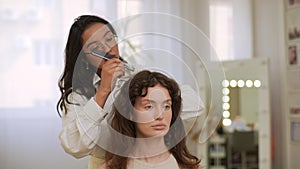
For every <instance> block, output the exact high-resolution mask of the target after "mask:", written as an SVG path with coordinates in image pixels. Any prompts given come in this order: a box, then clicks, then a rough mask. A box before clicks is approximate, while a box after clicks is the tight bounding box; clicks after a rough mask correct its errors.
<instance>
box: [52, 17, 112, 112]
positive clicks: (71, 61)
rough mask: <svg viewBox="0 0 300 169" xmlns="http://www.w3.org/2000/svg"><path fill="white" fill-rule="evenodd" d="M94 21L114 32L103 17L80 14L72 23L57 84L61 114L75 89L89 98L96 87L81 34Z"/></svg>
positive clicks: (93, 69) (93, 73) (94, 71)
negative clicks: (62, 67)
mask: <svg viewBox="0 0 300 169" xmlns="http://www.w3.org/2000/svg"><path fill="white" fill-rule="evenodd" d="M95 23H102V24H105V25H106V26H107V27H108V28H109V29H110V31H111V32H112V33H113V34H116V32H115V30H114V28H113V27H112V25H111V24H110V23H109V22H108V21H106V20H105V19H103V18H100V17H98V16H94V15H82V16H79V17H78V18H76V19H75V20H74V23H73V24H72V26H71V28H70V31H69V36H68V40H67V44H66V47H65V65H64V70H63V73H62V75H61V77H60V79H59V82H58V86H59V89H60V93H61V96H60V98H59V101H58V103H57V106H56V108H57V112H58V114H59V115H60V116H61V113H60V112H61V111H62V110H63V112H64V113H67V109H66V103H68V104H76V103H71V102H70V101H69V100H68V96H69V95H70V93H72V92H73V91H76V92H78V93H80V94H82V95H83V96H85V97H87V98H91V97H92V96H93V95H94V94H95V92H96V89H95V87H94V86H93V78H94V75H95V73H96V69H95V68H93V67H92V66H90V67H89V69H87V63H88V62H87V60H86V57H85V54H84V52H83V51H82V47H83V45H84V44H83V38H82V34H83V33H84V31H85V30H86V29H87V28H89V27H90V26H91V25H93V24H95Z"/></svg>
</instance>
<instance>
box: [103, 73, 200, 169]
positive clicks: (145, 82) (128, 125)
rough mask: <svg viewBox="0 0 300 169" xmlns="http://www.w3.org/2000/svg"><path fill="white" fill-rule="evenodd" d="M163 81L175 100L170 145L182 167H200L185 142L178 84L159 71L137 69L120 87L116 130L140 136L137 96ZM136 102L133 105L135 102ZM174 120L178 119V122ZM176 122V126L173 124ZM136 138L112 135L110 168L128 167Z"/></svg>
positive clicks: (168, 136)
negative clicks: (137, 117) (135, 120)
mask: <svg viewBox="0 0 300 169" xmlns="http://www.w3.org/2000/svg"><path fill="white" fill-rule="evenodd" d="M157 84H160V85H161V86H163V87H164V88H166V89H167V90H168V92H169V94H170V97H171V100H172V119H171V124H170V125H171V127H170V129H169V131H168V133H167V134H166V135H165V136H164V141H165V144H166V146H167V147H168V148H169V151H170V153H171V154H172V155H173V156H174V157H175V158H176V160H177V162H178V165H179V166H180V168H182V169H187V168H188V169H194V168H198V165H199V163H200V160H199V159H198V158H197V157H195V156H193V155H192V154H190V152H189V151H188V149H187V147H186V143H185V131H184V127H183V123H182V120H181V118H180V117H179V115H180V112H181V106H182V105H181V104H182V101H181V100H182V99H181V93H180V89H179V86H178V84H177V83H176V82H175V81H174V80H173V79H171V78H168V77H167V76H165V75H163V74H161V73H159V72H150V71H148V70H144V71H141V72H139V73H137V74H136V75H135V76H134V77H133V78H132V79H131V80H129V81H127V82H126V83H125V84H124V85H123V87H122V88H121V90H120V93H119V95H118V96H117V98H116V100H115V102H114V106H113V109H112V114H111V115H112V116H111V117H112V119H111V120H112V121H111V126H112V128H113V129H114V130H116V132H118V133H120V134H122V135H126V136H129V137H131V138H136V128H135V122H133V121H131V120H130V118H128V117H130V116H131V115H132V113H133V112H134V110H133V107H134V104H135V100H136V98H137V97H144V96H146V95H147V89H148V88H149V87H154V86H155V85H157ZM131 105H132V106H131ZM174 123H176V124H175V125H174ZM172 125H174V126H172ZM133 140H134V139H126V137H121V138H120V136H119V137H118V136H115V135H112V138H111V140H110V141H109V143H110V144H111V148H112V150H114V151H113V152H107V153H106V161H107V164H108V165H107V168H109V169H126V167H127V163H128V157H126V154H130V153H131V152H132V150H133V147H134V142H133ZM120 151H121V152H122V154H125V155H124V156H120V155H117V154H114V152H120Z"/></svg>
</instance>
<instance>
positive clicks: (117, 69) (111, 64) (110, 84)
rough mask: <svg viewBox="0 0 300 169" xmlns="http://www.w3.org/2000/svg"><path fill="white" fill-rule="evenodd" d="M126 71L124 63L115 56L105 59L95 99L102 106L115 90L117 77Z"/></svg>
mask: <svg viewBox="0 0 300 169" xmlns="http://www.w3.org/2000/svg"><path fill="white" fill-rule="evenodd" d="M124 73H125V69H124V64H123V62H122V61H121V60H120V59H118V58H113V59H110V60H107V61H104V63H103V65H102V71H101V83H100V86H99V88H98V91H97V93H96V95H95V100H96V102H97V103H98V104H99V105H100V106H101V107H103V105H104V103H105V101H106V98H107V97H108V95H109V94H110V92H111V91H112V90H113V88H114V85H115V83H116V80H117V78H119V77H121V76H123V75H124ZM97 98H99V99H97ZM100 98H101V99H100Z"/></svg>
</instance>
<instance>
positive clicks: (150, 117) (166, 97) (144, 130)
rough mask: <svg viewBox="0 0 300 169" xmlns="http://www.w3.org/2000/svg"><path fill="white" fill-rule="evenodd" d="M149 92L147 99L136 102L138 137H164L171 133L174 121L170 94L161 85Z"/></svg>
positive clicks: (149, 89) (140, 98)
mask: <svg viewBox="0 0 300 169" xmlns="http://www.w3.org/2000/svg"><path fill="white" fill-rule="evenodd" d="M147 90H148V93H147V95H146V96H145V97H138V98H137V99H136V100H135V106H134V107H135V110H136V114H135V121H136V122H137V123H136V132H137V137H138V138H146V137H155V136H164V135H165V134H167V132H168V131H169V127H170V123H171V119H172V100H171V97H170V94H169V92H168V90H167V89H166V88H164V87H162V86H161V85H159V84H158V85H156V86H154V87H150V88H148V89H147Z"/></svg>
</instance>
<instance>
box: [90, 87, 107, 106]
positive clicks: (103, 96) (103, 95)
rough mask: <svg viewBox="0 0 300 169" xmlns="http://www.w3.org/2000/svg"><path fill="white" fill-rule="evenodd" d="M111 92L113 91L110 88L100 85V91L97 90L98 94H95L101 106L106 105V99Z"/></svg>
mask: <svg viewBox="0 0 300 169" xmlns="http://www.w3.org/2000/svg"><path fill="white" fill-rule="evenodd" d="M110 92H111V90H110V89H106V88H101V87H99V89H98V91H97V92H96V94H95V96H94V99H95V101H96V103H97V104H98V105H99V106H100V107H103V106H104V104H105V102H106V99H107V98H108V96H109V94H110Z"/></svg>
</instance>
